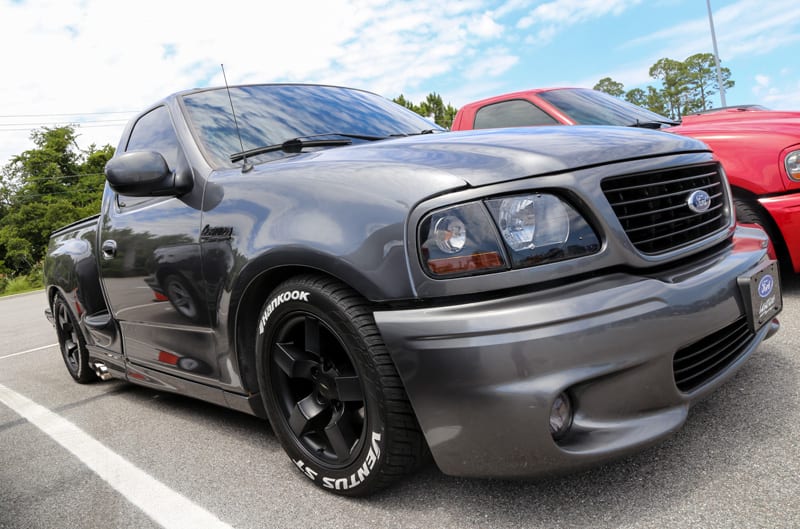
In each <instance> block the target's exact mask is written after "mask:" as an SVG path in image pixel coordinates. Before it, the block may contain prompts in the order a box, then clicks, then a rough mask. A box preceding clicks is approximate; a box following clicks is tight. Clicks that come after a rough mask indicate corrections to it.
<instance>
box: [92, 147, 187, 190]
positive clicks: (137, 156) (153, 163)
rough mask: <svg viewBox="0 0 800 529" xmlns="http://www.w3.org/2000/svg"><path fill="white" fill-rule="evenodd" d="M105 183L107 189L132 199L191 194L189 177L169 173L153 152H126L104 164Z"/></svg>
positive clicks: (162, 161) (162, 158)
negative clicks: (106, 183) (106, 182)
mask: <svg viewBox="0 0 800 529" xmlns="http://www.w3.org/2000/svg"><path fill="white" fill-rule="evenodd" d="M105 173H106V180H108V184H109V185H110V186H111V189H113V190H114V191H116V192H117V193H119V194H121V195H128V196H132V197H163V196H180V195H183V194H184V193H187V192H189V191H191V189H192V180H191V177H189V176H188V175H185V176H183V177H181V176H179V175H177V174H176V172H174V171H170V169H169V167H168V166H167V162H166V161H165V160H164V157H163V156H161V154H160V153H157V152H149V151H138V152H136V151H135V152H126V153H125V154H122V155H120V156H115V157H114V158H112V159H111V160H109V161H108V163H107V164H106V170H105Z"/></svg>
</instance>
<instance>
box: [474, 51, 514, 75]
mask: <svg viewBox="0 0 800 529" xmlns="http://www.w3.org/2000/svg"><path fill="white" fill-rule="evenodd" d="M518 61H519V57H517V56H516V55H514V54H512V53H510V52H509V51H508V50H506V49H504V48H497V49H491V50H488V51H487V52H486V54H484V55H483V56H482V57H480V58H477V59H474V60H472V61H471V63H470V66H469V68H467V70H466V71H465V72H464V77H466V78H467V79H469V80H470V81H472V80H475V79H486V78H492V77H497V76H499V75H501V74H503V73H505V72H506V71H507V70H508V69H509V68H511V67H512V66H514V65H515V64H517V62H518Z"/></svg>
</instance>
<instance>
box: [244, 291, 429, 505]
mask: <svg viewBox="0 0 800 529" xmlns="http://www.w3.org/2000/svg"><path fill="white" fill-rule="evenodd" d="M256 333H257V337H256V368H257V371H258V382H259V386H260V389H261V395H262V399H263V401H264V406H265V408H266V410H267V415H268V416H269V420H270V424H272V428H273V430H274V431H275V435H276V437H277V438H278V440H279V441H280V442H281V445H282V446H283V449H284V450H285V451H286V453H287V454H288V455H289V457H290V459H291V460H292V462H293V463H294V465H295V466H296V467H297V468H298V469H299V470H300V471H301V472H302V473H303V474H304V475H305V476H306V477H307V478H308V479H310V480H312V481H313V482H314V483H315V484H316V485H317V486H319V487H321V488H324V489H326V490H329V491H331V492H334V493H336V494H341V495H346V496H363V495H367V494H371V493H373V492H375V491H377V490H379V489H381V488H384V487H386V486H387V485H389V484H391V483H392V482H394V481H396V480H397V479H399V478H401V477H402V476H404V475H406V474H408V473H410V472H412V471H413V470H415V469H416V468H418V467H419V466H420V465H421V464H422V463H423V462H424V461H425V460H427V455H428V447H427V444H426V443H425V440H424V438H423V436H422V433H421V432H420V428H419V425H418V423H417V420H416V417H415V416H414V412H413V410H412V409H411V405H410V403H409V401H408V396H407V395H406V393H405V391H404V389H403V384H402V381H401V380H400V376H399V375H398V373H397V370H396V368H395V366H394V364H393V363H392V360H391V358H390V356H389V353H388V351H387V350H386V347H385V346H384V344H383V340H382V339H381V337H380V332H379V331H378V329H377V327H376V326H375V320H374V318H373V316H372V308H371V306H370V305H369V304H368V303H367V302H366V301H365V300H364V299H363V298H362V297H360V296H359V295H358V294H357V293H355V292H354V291H353V290H351V289H350V288H348V287H346V286H345V285H343V284H341V283H339V282H338V281H335V280H333V279H329V278H326V277H322V276H314V275H309V276H300V277H297V278H294V279H290V280H288V281H285V282H284V283H282V284H281V285H279V286H278V287H277V288H275V290H273V291H272V293H271V294H270V296H269V297H268V298H267V301H266V302H265V303H264V306H263V308H262V309H261V312H260V314H259V317H258V323H257V328H256Z"/></svg>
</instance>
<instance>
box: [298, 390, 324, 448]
mask: <svg viewBox="0 0 800 529" xmlns="http://www.w3.org/2000/svg"><path fill="white" fill-rule="evenodd" d="M325 409H326V406H323V405H322V404H320V403H319V402H317V399H316V398H315V397H314V395H313V394H312V395H309V396H308V397H306V398H304V399H303V400H301V401H300V402H298V403H297V404H295V406H294V408H292V413H291V414H290V415H289V427H290V428H291V429H292V431H293V432H294V434H295V435H296V436H298V437H300V436H302V435H303V434H305V433H306V432H308V431H309V430H310V429H312V426H313V422H314V419H316V418H317V417H319V415H320V414H321V413H322V412H323V411H325Z"/></svg>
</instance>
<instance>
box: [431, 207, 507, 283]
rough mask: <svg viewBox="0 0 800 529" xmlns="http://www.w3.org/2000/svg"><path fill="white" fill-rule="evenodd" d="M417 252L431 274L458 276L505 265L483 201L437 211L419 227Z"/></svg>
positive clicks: (502, 267) (501, 268)
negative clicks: (418, 250) (418, 247)
mask: <svg viewBox="0 0 800 529" xmlns="http://www.w3.org/2000/svg"><path fill="white" fill-rule="evenodd" d="M419 240H420V254H421V256H422V262H423V264H424V265H425V268H427V270H428V271H429V272H430V273H431V274H433V275H434V276H447V277H457V276H462V275H473V274H480V273H484V272H490V271H494V270H505V269H506V268H508V266H507V264H506V260H505V257H504V256H503V251H502V245H501V243H500V241H498V240H497V233H496V231H495V229H494V226H493V224H492V220H491V218H490V217H489V215H488V214H487V213H486V210H485V208H484V207H483V204H481V203H480V202H472V203H469V204H464V205H461V206H456V207H452V208H447V209H444V210H441V211H437V212H435V213H433V214H431V215H428V216H427V217H425V219H424V220H423V221H422V223H421V224H420V228H419Z"/></svg>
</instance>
